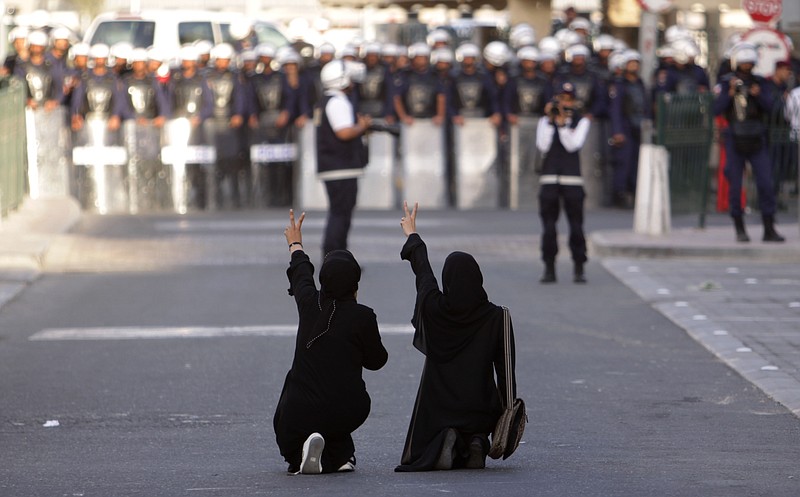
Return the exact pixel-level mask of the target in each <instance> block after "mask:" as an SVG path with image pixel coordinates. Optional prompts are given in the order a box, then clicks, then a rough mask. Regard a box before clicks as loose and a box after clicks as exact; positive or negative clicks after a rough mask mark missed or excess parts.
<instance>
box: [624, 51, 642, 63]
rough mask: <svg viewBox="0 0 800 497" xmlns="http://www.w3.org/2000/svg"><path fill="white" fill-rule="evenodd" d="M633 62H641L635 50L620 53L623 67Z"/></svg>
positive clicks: (640, 57) (639, 55) (640, 56)
mask: <svg viewBox="0 0 800 497" xmlns="http://www.w3.org/2000/svg"><path fill="white" fill-rule="evenodd" d="M633 61H635V62H641V61H642V55H641V54H640V53H639V52H638V51H637V50H631V49H629V50H625V51H624V52H622V64H623V67H627V66H628V62H633Z"/></svg>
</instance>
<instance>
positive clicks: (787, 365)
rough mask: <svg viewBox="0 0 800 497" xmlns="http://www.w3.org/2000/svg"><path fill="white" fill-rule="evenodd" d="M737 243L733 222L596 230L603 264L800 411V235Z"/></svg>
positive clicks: (792, 228)
mask: <svg viewBox="0 0 800 497" xmlns="http://www.w3.org/2000/svg"><path fill="white" fill-rule="evenodd" d="M778 229H779V232H780V233H781V234H782V235H783V236H784V237H786V243H779V244H775V243H763V242H761V227H760V226H752V227H751V228H750V229H749V234H750V237H751V238H752V241H751V242H750V243H737V242H736V241H735V240H734V230H733V227H732V226H730V227H713V228H708V229H705V230H698V229H678V230H674V231H673V232H671V233H669V234H668V235H665V236H662V237H650V236H644V235H636V234H634V233H632V232H630V231H600V232H596V233H594V234H592V235H591V237H590V243H591V249H592V252H591V253H593V254H594V255H595V256H596V257H599V258H602V264H603V266H604V267H605V268H606V269H607V270H608V271H609V272H611V273H612V274H613V275H614V276H615V277H616V278H617V279H619V280H620V281H622V282H623V283H625V284H626V285H627V286H628V287H629V288H630V289H631V290H633V291H634V292H635V293H636V294H637V295H638V296H639V297H641V298H642V299H643V300H645V301H646V302H648V303H650V304H651V305H652V306H653V308H654V309H656V310H658V311H659V312H660V313H661V314H662V315H664V316H665V317H667V318H668V319H670V320H671V321H672V322H673V323H675V324H676V325H677V326H679V327H681V328H683V329H684V330H686V332H687V333H688V334H689V336H691V337H692V338H693V339H694V340H695V341H697V342H698V343H700V344H701V345H703V346H704V347H705V348H706V349H708V350H709V351H710V352H711V353H713V354H714V355H715V356H716V357H717V358H719V359H720V360H722V361H723V362H725V363H726V364H727V365H728V366H729V367H731V368H732V369H733V370H734V371H736V372H738V373H739V374H740V375H742V376H743V377H744V378H746V379H747V380H748V381H750V382H751V383H753V384H754V385H756V386H757V387H758V388H760V389H761V390H763V391H764V392H765V393H766V394H767V395H769V396H770V397H772V398H773V399H774V400H776V401H777V402H779V403H781V404H783V405H784V406H786V407H787V408H788V409H789V410H790V411H792V412H793V413H794V414H795V415H796V416H798V417H800V264H798V262H800V235H799V234H798V226H797V224H784V225H781V226H779V227H778Z"/></svg>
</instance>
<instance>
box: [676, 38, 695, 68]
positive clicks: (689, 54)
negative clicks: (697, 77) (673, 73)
mask: <svg viewBox="0 0 800 497" xmlns="http://www.w3.org/2000/svg"><path fill="white" fill-rule="evenodd" d="M671 45H672V49H673V51H674V53H675V55H674V58H675V62H677V63H678V64H686V63H688V62H690V61H691V60H692V59H694V58H695V57H697V56H698V55H700V50H699V49H698V48H697V45H696V44H695V43H694V41H692V40H690V39H688V38H683V39H680V40H677V41H674V42H672V43H671Z"/></svg>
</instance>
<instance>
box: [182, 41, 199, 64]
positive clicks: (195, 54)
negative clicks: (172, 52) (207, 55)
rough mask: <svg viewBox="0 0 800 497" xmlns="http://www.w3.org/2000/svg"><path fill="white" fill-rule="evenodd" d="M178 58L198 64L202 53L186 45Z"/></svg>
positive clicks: (194, 47)
mask: <svg viewBox="0 0 800 497" xmlns="http://www.w3.org/2000/svg"><path fill="white" fill-rule="evenodd" d="M178 58H179V59H180V60H181V62H183V61H188V62H197V61H198V60H200V51H199V50H197V47H196V46H194V45H184V46H182V47H181V49H180V52H178Z"/></svg>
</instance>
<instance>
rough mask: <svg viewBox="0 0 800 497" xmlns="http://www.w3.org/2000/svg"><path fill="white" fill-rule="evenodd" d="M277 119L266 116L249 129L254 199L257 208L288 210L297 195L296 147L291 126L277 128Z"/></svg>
mask: <svg viewBox="0 0 800 497" xmlns="http://www.w3.org/2000/svg"><path fill="white" fill-rule="evenodd" d="M274 122H275V116H272V115H264V116H262V117H261V119H259V124H258V128H257V129H252V130H250V162H251V164H252V166H251V167H252V176H253V199H254V202H255V205H256V206H257V207H267V206H269V207H277V206H281V207H288V206H290V205H292V200H293V198H292V197H293V194H294V191H293V190H294V179H293V172H294V164H295V162H296V161H297V157H298V155H297V144H296V143H295V142H294V136H293V135H294V133H292V128H293V127H292V126H285V127H283V128H277V127H275V126H274V124H273V123H274Z"/></svg>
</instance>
